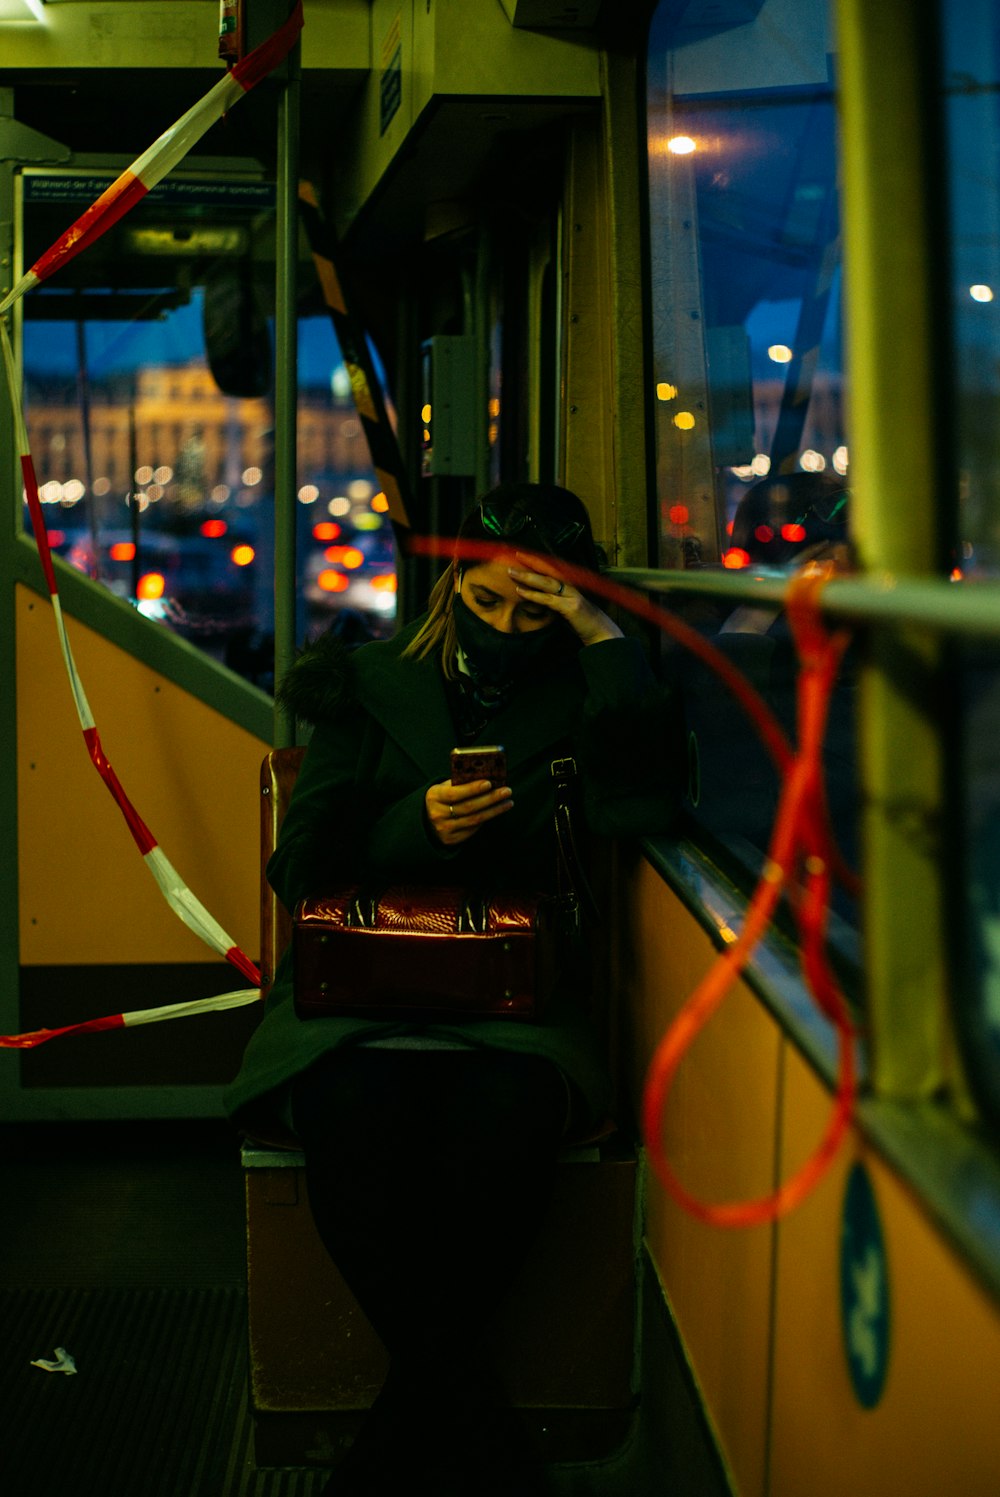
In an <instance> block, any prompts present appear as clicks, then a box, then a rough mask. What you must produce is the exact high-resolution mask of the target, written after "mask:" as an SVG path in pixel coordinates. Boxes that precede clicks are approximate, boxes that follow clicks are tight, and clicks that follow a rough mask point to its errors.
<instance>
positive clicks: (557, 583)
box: [507, 551, 622, 645]
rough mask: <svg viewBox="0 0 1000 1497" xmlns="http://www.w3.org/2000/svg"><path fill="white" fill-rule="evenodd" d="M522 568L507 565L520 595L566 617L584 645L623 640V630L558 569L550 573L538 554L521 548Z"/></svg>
mask: <svg viewBox="0 0 1000 1497" xmlns="http://www.w3.org/2000/svg"><path fill="white" fill-rule="evenodd" d="M517 558H518V560H519V561H523V562H524V566H522V567H508V568H507V571H508V573H509V575H510V576H511V577H512V578H513V579H514V583H515V586H516V588H517V592H518V595H519V597H522V598H523V599H524V601H525V602H526V603H536V604H542V605H543V606H544V607H545V608H550V609H551V610H552V612H553V613H555V614H558V615H559V617H560V618H563V619H565V620H566V622H567V624H569V626H570V628H571V629H572V630H573V632H574V634H576V635H578V636H579V638H580V639H581V640H582V642H583V643H584V644H585V645H596V644H599V643H600V642H601V640H604V639H621V637H622V631H621V630H620V629H619V627H618V625H617V624H616V623H614V622H613V621H612V620H611V619H609V618H608V616H607V614H606V613H602V611H601V610H600V609H599V608H598V607H597V606H596V604H594V603H591V601H590V599H589V598H586V597H584V595H583V593H581V592H580V591H579V589H578V588H575V587H572V586H571V585H570V584H569V583H568V582H565V581H564V580H563V579H562V578H560V577H559V576H558V575H557V574H556V573H555V572H550V571H549V570H548V568H547V567H545V565H544V563H543V562H541V561H540V559H539V558H538V557H537V556H531V557H526V556H523V555H522V553H521V552H520V551H519V552H518V553H517Z"/></svg>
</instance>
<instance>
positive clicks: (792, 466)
mask: <svg viewBox="0 0 1000 1497" xmlns="http://www.w3.org/2000/svg"><path fill="white" fill-rule="evenodd" d="M832 49H833V43H832V39H831V17H830V14H829V6H828V5H827V3H826V0H754V3H752V4H751V5H749V6H744V7H740V8H739V15H738V17H736V18H735V19H733V20H732V21H729V22H727V21H726V20H725V19H724V17H723V16H722V14H721V12H718V11H713V12H712V16H711V17H708V16H707V13H705V12H703V11H701V10H700V9H699V8H697V7H687V6H682V5H678V4H676V3H674V0H662V3H661V4H660V5H659V7H658V9H657V11H656V13H655V15H654V18H653V22H652V27H651V32H650V44H649V72H648V103H649V111H648V159H649V184H650V213H649V220H650V236H651V238H650V266H651V282H652V317H653V373H652V389H651V390H650V402H651V408H652V410H653V415H654V429H655V439H656V464H657V497H658V503H659V518H660V526H659V530H660V561H661V564H662V565H664V566H667V567H685V568H692V567H726V568H730V569H734V570H745V571H747V573H748V575H750V574H754V573H756V574H759V575H767V574H768V573H769V572H770V573H772V574H773V573H774V572H777V573H779V574H781V573H784V572H787V571H788V570H790V569H792V568H794V567H795V566H797V565H800V564H801V562H802V561H803V560H804V559H806V558H809V557H815V556H823V557H831V558H833V559H834V560H835V561H836V562H839V563H840V564H843V565H846V564H847V526H848V518H849V516H848V508H849V497H848V487H847V485H848V473H849V440H848V434H847V431H846V427H845V414H844V395H845V392H844V371H843V353H842V327H841V310H842V309H841V302H842V288H841V264H840V215H839V202H838V191H837V137H836V118H835V95H834V89H833V85H832V82H831V80H832V77H833V73H834V66H833V62H834V60H833V55H832ZM692 614H693V622H696V623H697V624H698V626H699V627H700V628H702V629H703V630H704V632H706V633H707V634H710V635H712V636H713V638H714V639H715V642H716V643H717V644H719V645H720V647H721V648H722V649H724V650H725V651H726V653H728V654H729V655H730V656H731V657H732V658H733V659H735V660H736V662H737V663H738V664H739V665H740V666H741V668H742V669H743V670H744V671H745V672H746V673H747V674H748V675H749V676H750V677H751V679H752V680H753V682H754V684H755V685H757V686H758V688H759V689H760V690H761V691H762V693H763V694H764V696H765V698H766V699H767V700H768V701H769V704H770V705H771V706H772V708H773V709H774V710H775V711H776V712H777V714H778V716H779V718H781V720H782V721H783V724H784V725H785V727H786V728H787V729H788V730H789V731H790V732H794V710H795V706H794V683H795V657H794V650H793V647H792V643H791V640H790V637H789V632H788V629H787V626H786V623H785V620H784V619H783V617H780V616H778V615H777V614H776V613H775V612H774V611H773V610H772V611H766V610H761V609H753V608H742V609H738V610H731V609H730V610H727V609H724V608H718V609H713V608H712V607H710V606H708V605H705V604H699V605H698V607H697V609H696V610H694V609H692ZM676 669H677V671H678V673H679V675H680V677H681V684H682V688H683V694H684V699H685V702H686V706H687V714H688V730H689V754H690V766H689V767H690V784H689V804H690V806H691V809H692V810H693V811H694V813H695V814H696V816H697V817H698V818H699V820H700V821H701V823H702V825H703V826H704V827H705V828H707V829H708V830H710V831H711V832H712V833H713V834H715V835H716V836H717V837H718V838H720V839H721V840H723V841H725V842H726V843H727V844H728V845H729V846H730V847H731V848H733V849H735V850H737V851H738V852H739V853H740V856H741V858H743V859H744V860H747V859H748V858H749V860H750V861H753V860H754V857H755V856H757V857H759V853H760V850H761V849H762V848H763V847H764V846H766V843H767V839H768V836H769V833H770V829H771V826H772V824H773V816H774V809H775V805H776V801H777V792H778V783H777V777H776V774H775V772H774V769H773V766H772V765H771V763H770V760H769V759H768V758H767V756H766V755H765V753H764V751H763V749H762V748H761V747H760V746H759V744H758V743H757V741H756V739H755V737H754V735H753V732H752V730H751V729H750V728H749V726H748V725H747V724H746V722H745V719H744V718H743V717H742V715H741V713H740V711H739V709H738V708H736V707H735V706H734V705H732V704H731V702H730V700H729V698H728V696H727V695H726V694H725V692H724V690H723V688H721V687H720V686H719V685H718V684H717V682H716V680H715V678H714V677H713V676H710V675H708V674H707V673H706V672H705V671H704V670H703V669H702V668H700V667H697V666H694V665H693V664H691V662H690V660H689V659H688V658H679V659H678V661H677V662H676ZM851 709H852V692H851V688H850V686H849V684H847V682H846V681H845V683H844V684H843V685H842V686H841V688H840V689H839V692H838V696H837V699H836V701H835V703H834V710H833V718H832V722H831V733H830V753H829V756H828V762H827V774H828V789H829V792H830V799H831V809H832V812H833V818H834V823H835V831H836V832H837V835H838V838H839V840H840V842H841V843H842V845H843V846H844V848H845V851H846V852H847V854H848V857H849V859H853V854H854V852H855V847H854V842H855V838H854V817H855V795H854V771H853V741H854V735H853V716H852V710H851ZM843 908H845V909H847V910H849V908H850V906H849V902H847V901H844V902H843Z"/></svg>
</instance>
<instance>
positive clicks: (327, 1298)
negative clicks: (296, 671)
mask: <svg viewBox="0 0 1000 1497" xmlns="http://www.w3.org/2000/svg"><path fill="white" fill-rule="evenodd" d="M302 753H303V751H302V750H301V749H275V750H272V751H271V753H269V754H268V755H267V756H266V758H265V759H264V762H263V764H262V766H261V782H260V789H261V852H262V863H261V870H262V871H261V966H262V970H263V972H264V973H265V974H269V973H273V972H274V966H275V962H276V959H277V956H278V955H279V954H280V952H281V950H282V949H283V947H284V944H285V943H286V942H287V941H288V939H289V938H290V934H291V922H290V918H289V915H288V912H287V911H286V910H285V909H284V908H283V907H282V905H281V903H280V901H279V900H278V899H277V897H276V895H275V894H274V892H273V890H271V888H270V886H269V885H268V883H267V881H266V879H265V878H264V876H263V869H264V866H265V865H266V862H267V859H268V857H269V856H270V852H271V849H272V848H273V846H274V841H275V838H276V836H277V831H278V828H279V826H280V824H281V819H282V817H283V815H284V812H285V809H286V808H287V805H288V801H289V798H290V795H291V791H292V788H293V786H294V783H295V777H296V775H297V773H298V768H299V765H300V763H301V760H302ZM243 1166H244V1179H245V1187H246V1211H247V1218H246V1219H247V1276H248V1278H247V1283H248V1311H249V1352H250V1369H249V1370H250V1400H251V1407H252V1411H253V1418H254V1448H255V1455H256V1460H257V1464H258V1465H259V1466H290V1465H291V1466H294V1465H331V1464H334V1463H335V1462H336V1460H337V1459H338V1457H339V1455H340V1453H342V1451H343V1449H344V1448H345V1447H346V1445H347V1444H348V1443H349V1441H350V1440H351V1439H352V1438H353V1436H354V1434H355V1433H356V1432H357V1429H358V1428H359V1427H360V1423H361V1421H362V1419H363V1417H364V1413H365V1411H366V1410H367V1408H368V1407H369V1406H370V1405H371V1403H372V1401H373V1399H374V1397H375V1395H376V1393H377V1392H378V1389H379V1387H380V1386H381V1381H382V1378H383V1376H384V1373H385V1368H386V1357H385V1352H384V1349H383V1347H382V1344H381V1342H380V1341H379V1340H378V1337H377V1336H376V1335H375V1332H374V1331H373V1330H372V1328H371V1326H370V1325H369V1324H368V1322H367V1320H366V1319H365V1317H364V1315H363V1314H362V1312H361V1310H360V1309H359V1307H358V1305H357V1302H356V1301H355V1300H354V1297H353V1295H352V1294H351V1293H350V1291H349V1290H348V1288H347V1286H346V1285H345V1284H344V1282H343V1280H342V1279H341V1277H340V1275H339V1274H338V1272H337V1270H336V1269H335V1267H334V1266H333V1265H332V1264H331V1263H330V1260H329V1259H328V1257H327V1256H326V1254H325V1252H324V1250H323V1248H322V1246H321V1244H320V1242H319V1239H318V1237H317V1235H316V1231H315V1228H314V1227H313V1224H312V1218H311V1216H310V1214H309V1207H308V1203H307V1198H306V1188H305V1167H304V1160H303V1156H302V1154H301V1152H299V1151H298V1149H297V1148H296V1147H295V1141H294V1139H292V1138H290V1137H289V1138H284V1139H282V1138H273V1139H269V1140H264V1139H247V1140H246V1142H245V1144H244V1148H243ZM484 1167H485V1166H484ZM637 1201H638V1192H637V1161H636V1154H635V1151H634V1149H633V1148H632V1146H631V1145H630V1144H629V1143H628V1142H627V1141H626V1140H625V1139H624V1137H623V1135H622V1134H621V1133H620V1132H619V1131H618V1130H617V1129H616V1128H615V1127H614V1125H613V1124H612V1125H609V1126H607V1127H605V1128H604V1129H602V1130H600V1132H599V1133H598V1134H597V1135H595V1136H594V1137H592V1138H590V1139H587V1140H585V1141H582V1142H581V1143H579V1144H578V1145H576V1146H575V1147H573V1148H570V1149H567V1150H566V1151H565V1153H564V1155H563V1156H562V1159H561V1161H560V1167H559V1170H558V1172H557V1184H556V1196H555V1202H554V1208H553V1210H552V1212H551V1213H550V1216H549V1220H548V1223H547V1226H546V1229H545V1231H544V1232H543V1234H542V1237H541V1239H540V1240H539V1242H538V1243H537V1244H536V1247H535V1250H534V1252H533V1254H532V1257H531V1260H530V1262H529V1263H528V1264H526V1266H525V1269H524V1271H523V1273H522V1275H521V1277H520V1279H519V1281H518V1283H517V1285H516V1286H515V1289H514V1291H513V1292H512V1294H511V1296H510V1301H509V1305H508V1309H507V1313H506V1315H505V1319H504V1324H503V1325H502V1327H500V1328H499V1332H498V1346H497V1357H498V1364H499V1367H500V1370H501V1373H502V1375H503V1379H504V1382H505V1384H506V1387H507V1390H508V1392H509V1395H510V1397H511V1401H512V1403H513V1404H514V1406H515V1407H517V1408H519V1409H520V1410H521V1413H522V1418H523V1420H524V1422H525V1424H526V1426H527V1428H528V1432H529V1436H530V1437H531V1438H532V1440H533V1442H534V1445H535V1448H536V1451H537V1454H538V1458H539V1460H547V1461H560V1460H574V1461H586V1460H599V1459H606V1458H607V1457H608V1456H609V1455H611V1454H612V1453H613V1452H614V1451H615V1450H617V1449H618V1448H620V1447H621V1446H622V1444H623V1443H624V1442H625V1441H626V1439H627V1438H628V1435H629V1433H630V1431H631V1428H632V1422H633V1419H634V1415H635V1405H636V1390H635V1387H634V1383H633V1368H634V1363H635V1356H634V1350H635V1342H634V1337H635V1314H636V1305H635V1260H636V1237H637V1234H636V1212H637Z"/></svg>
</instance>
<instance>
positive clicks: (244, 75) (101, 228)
mask: <svg viewBox="0 0 1000 1497" xmlns="http://www.w3.org/2000/svg"><path fill="white" fill-rule="evenodd" d="M302 23H303V15H302V0H298V4H297V5H296V6H295V9H294V10H293V11H292V13H291V15H290V16H289V18H288V20H287V21H286V22H285V24H284V25H283V26H281V27H279V28H278V30H277V31H275V32H274V33H273V35H272V36H270V37H269V38H268V39H267V41H265V42H263V43H262V44H261V45H260V46H259V47H256V48H255V49H254V51H253V52H251V53H249V55H248V56H247V57H245V58H244V59H243V61H242V62H239V63H237V64H236V66H235V67H234V68H232V69H231V71H230V72H228V73H227V74H226V75H225V76H224V77H222V78H220V79H219V81H218V83H217V84H215V86H214V87H213V88H211V89H210V90H209V92H208V93H207V94H206V95H205V96H204V98H202V99H201V100H199V102H198V103H197V104H195V105H194V106H193V107H192V108H191V109H189V110H188V111H187V113H186V114H184V115H182V117H181V118H180V119H179V120H178V121H177V122H176V123H175V124H173V125H171V127H170V129H169V130H165V131H164V133H163V134H162V135H161V136H160V137H159V139H158V140H156V141H154V143H153V145H151V146H150V147H149V149H148V150H147V151H144V152H143V154H142V155H141V156H139V157H138V158H137V159H136V160H135V161H134V162H133V163H132V165H131V166H130V167H129V168H128V169H127V170H126V171H124V172H122V174H121V176H120V177H118V178H117V180H116V181H115V182H113V183H112V184H111V186H110V187H109V188H108V189H107V191H106V192H104V193H102V194H101V196H100V197H99V198H98V199H97V200H96V202H94V203H92V204H91V205H90V207H89V208H87V209H86V211H85V212H84V213H82V214H81V215H80V217H79V218H78V219H77V220H76V221H75V222H74V223H73V224H71V225H70V227H69V228H68V229H67V230H66V231H65V233H64V234H62V235H61V236H60V237H59V239H57V240H56V242H55V243H54V244H53V245H52V246H51V247H50V248H49V249H47V250H46V251H45V253H44V254H43V255H42V256H41V257H40V258H39V259H38V260H36V261H35V263H34V265H33V266H32V267H31V269H30V270H28V271H27V272H26V273H25V274H24V275H23V276H22V277H21V279H20V280H19V281H18V283H17V284H16V285H15V286H14V287H13V289H12V290H11V291H10V293H9V294H8V295H7V296H6V297H5V298H4V300H3V301H2V302H0V314H2V313H3V312H5V311H7V310H8V308H10V307H12V306H13V305H14V303H15V302H17V301H19V300H20V298H21V297H22V296H24V295H25V293H26V292H28V291H30V290H31V289H32V287H34V286H37V285H39V284H40V283H41V282H42V281H45V280H48V278H49V277H50V276H51V275H53V274H55V272H56V271H57V270H58V269H59V268H60V267H61V266H62V265H65V264H66V263H67V262H68V261H69V260H71V259H72V258H73V257H74V256H75V255H78V254H79V253H80V251H81V250H84V249H86V248H87V247H88V245H91V244H93V243H94V242H95V241H96V240H97V239H99V238H100V237H101V235H102V234H104V233H106V232H107V230H108V229H110V228H111V227H112V225H113V224H115V223H117V222H118V220H119V219H120V218H123V217H124V216H125V214H126V213H128V211H129V210H130V209H131V208H132V207H134V206H135V204H136V203H137V202H139V201H140V199H141V198H143V197H145V195H146V193H147V192H149V191H150V189H151V188H153V187H155V186H156V184H157V183H158V182H160V181H162V179H163V178H164V177H165V176H166V175H167V173H168V172H170V171H171V170H172V169H173V168H174V167H175V166H176V165H177V164H178V162H179V161H181V160H182V159H183V158H184V156H186V155H187V153H188V151H189V150H190V149H191V147H192V146H193V145H194V144H195V142H196V141H198V140H200V139H201V137H202V136H203V135H204V134H205V132H206V130H208V129H209V127H210V126H211V125H213V124H215V122H216V121H217V120H219V119H221V117H222V115H223V114H224V113H225V112H226V110H227V109H229V108H230V107H231V106H232V105H233V104H235V103H236V102H238V100H239V99H241V98H242V97H243V95H244V94H245V93H248V92H249V90H250V89H251V88H253V87H254V85H255V84H256V83H259V82H260V80H261V79H262V78H264V77H266V76H267V74H268V73H270V72H271V71H272V70H273V69H274V68H275V67H277V66H278V64H279V63H280V62H282V61H283V60H284V58H285V57H287V55H288V53H289V52H290V51H291V49H292V47H293V46H294V45H295V42H296V40H297V39H298V36H299V33H300V31H301V30H302ZM0 342H2V345H3V362H4V365H5V367H6V371H7V384H8V389H9V393H10V401H11V405H12V408H13V412H14V422H15V430H16V437H17V444H18V453H19V456H20V460H21V472H22V475H23V479H24V491H25V496H26V498H27V501H28V511H29V514H30V516H31V524H32V529H33V530H34V535H35V544H36V546H37V547H38V554H39V558H40V560H41V563H42V570H43V572H44V574H45V581H46V585H47V587H48V589H49V598H50V601H51V603H52V614H53V618H54V619H55V624H56V631H57V633H58V636H59V645H60V649H61V650H62V656H63V662H64V664H65V666H66V674H67V676H68V678H69V683H70V689H71V691H72V694H73V702H74V705H75V707H76V712H77V717H78V718H79V720H80V726H81V728H82V730H83V737H84V742H85V743H86V745H87V752H88V753H89V755H90V758H91V762H92V763H93V765H94V767H95V769H96V770H97V772H98V774H99V775H100V776H101V779H102V780H103V781H104V783H105V784H106V785H107V787H108V789H109V791H110V792H111V795H112V797H113V799H114V801H115V803H116V804H117V806H118V808H119V810H120V811H121V812H122V815H123V816H124V818H125V821H126V823H127V825H128V828H129V831H130V832H131V834H132V838H133V840H134V841H135V843H136V846H137V847H138V848H139V851H140V853H141V854H142V857H143V861H144V862H145V864H146V867H147V868H148V869H149V871H150V873H151V874H152V875H153V878H154V879H155V880H156V883H157V885H158V886H159V889H160V892H161V893H162V894H163V897H164V898H165V900H166V901H167V903H168V904H169V906H170V908H171V909H172V910H173V911H174V913H175V914H176V915H177V916H178V918H179V919H180V920H182V921H183V922H184V924H185V925H186V926H187V927H188V928H189V929H190V930H192V931H194V933H195V934H196V935H197V936H199V937H200V938H201V940H203V941H204V942H205V943H206V945H208V946H210V947H211V948H212V949H213V950H215V951H217V952H218V953H219V954H220V955H221V956H224V957H225V958H226V960H227V961H228V962H230V963H231V964H232V965H233V966H234V967H236V968H237V970H238V971H239V972H241V973H242V974H243V976H244V977H246V978H247V979H248V980H249V981H250V982H252V983H253V984H254V987H253V988H243V989H240V990H239V991H238V992H234V993H225V994H222V995H220V996H218V997H215V998H202V999H197V1000H195V1001H193V1002H190V1003H170V1004H164V1005H163V1006H161V1007H159V1008H151V1009H141V1010H137V1011H135V1012H132V1013H121V1014H109V1015H107V1016H105V1017H104V1018H101V1019H90V1020H87V1021H85V1022H84V1023H81V1024H72V1025H68V1026H66V1027H65V1028H62V1029H39V1030H34V1031H32V1032H31V1033H28V1034H17V1035H0V1049H32V1048H34V1047H35V1046H36V1045H40V1044H43V1043H44V1042H45V1041H46V1040H49V1039H54V1038H55V1037H56V1036H57V1035H65V1034H82V1033H94V1032H97V1031H100V1030H107V1029H123V1028H131V1027H134V1026H135V1025H138V1024H152V1023H158V1022H159V1021H161V1020H164V1019H179V1018H187V1017H188V1016H189V1015H193V1014H199V1013H207V1012H211V1011H213V1010H217V1009H226V1008H237V1007H241V1006H242V1005H243V1004H246V1003H253V1002H256V1001H257V1000H258V999H259V998H260V973H259V972H258V971H257V967H256V965H255V964H254V963H253V962H252V961H251V960H250V958H249V957H248V956H247V955H246V954H245V953H244V952H243V951H241V950H240V948H239V946H237V944H236V942H235V941H234V940H233V939H232V937H231V936H229V935H228V934H227V933H226V931H225V930H224V929H223V928H222V926H221V925H220V924H219V922H218V921H217V920H216V919H214V917H213V916H212V915H211V914H210V913H209V912H208V910H206V908H205V906H204V905H203V904H202V903H201V901H200V900H199V899H197V898H196V896H195V895H194V894H193V893H192V892H191V890H190V889H189V888H188V886H187V885H186V884H185V882H184V880H183V879H182V878H181V876H180V874H179V873H178V872H177V870H176V869H175V868H174V866H173V864H172V863H171V862H170V860H169V858H167V856H166V854H165V853H164V852H163V851H162V849H161V848H160V847H159V846H158V844H157V842H156V839H155V837H154V836H153V835H152V833H151V832H150V830H149V828H148V827H147V826H146V823H145V822H144V821H143V819H142V817H141V816H140V815H139V813H138V811H136V809H135V807H134V806H133V805H132V802H131V801H130V800H129V798H128V796H127V795H126V793H125V790H124V788H123V786H122V784H121V781H120V780H119V779H118V776H117V775H116V774H115V771H114V769H113V768H112V766H111V763H110V760H109V759H108V758H107V755H106V754H105V752H104V749H103V746H102V744H101V739H100V735H99V734H98V731H97V726H96V724H95V722H94V717H93V714H92V712H91V710H90V704H89V702H88V701H87V694H86V692H85V691H84V688H83V682H82V681H81V679H80V675H79V672H78V671H77V668H76V662H75V660H74V659H73V652H72V650H71V648H70V643H69V638H68V636H67V633H66V625H65V621H64V619H63V614H62V606H61V604H60V600H59V589H58V586H57V583H56V576H55V568H54V567H53V565H52V553H51V550H50V547H49V540H48V533H47V531H46V527H45V521H44V519H43V516H42V508H41V501H40V499H39V494H38V481H37V478H36V476H35V467H34V463H33V461H32V457H31V450H30V448H29V445H28V432H27V426H26V424H25V420H24V410H23V404H22V399H21V394H20V388H19V385H18V379H17V370H16V367H15V364H14V356H13V350H12V348H11V345H10V338H9V336H8V333H7V327H6V323H5V322H4V321H3V320H2V316H0Z"/></svg>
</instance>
